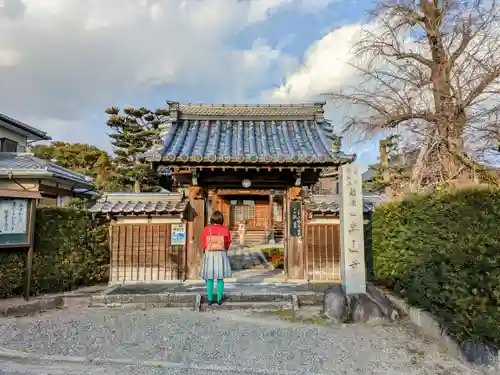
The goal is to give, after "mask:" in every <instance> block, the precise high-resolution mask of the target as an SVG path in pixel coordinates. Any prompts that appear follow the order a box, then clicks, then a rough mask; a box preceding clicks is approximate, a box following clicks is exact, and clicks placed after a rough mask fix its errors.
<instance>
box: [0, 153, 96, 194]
mask: <svg viewBox="0 0 500 375" xmlns="http://www.w3.org/2000/svg"><path fill="white" fill-rule="evenodd" d="M11 175H12V176H13V177H16V176H17V177H21V176H22V177H31V176H33V177H41V178H52V177H55V178H59V179H63V180H67V181H70V182H72V183H74V184H76V185H78V186H79V187H87V188H91V187H92V185H93V184H92V179H91V178H90V177H87V176H84V175H82V174H80V173H76V172H73V171H71V170H69V169H67V168H63V167H61V166H59V165H57V164H54V163H51V162H50V161H48V160H43V159H39V158H36V157H34V156H33V155H32V154H28V153H15V152H0V177H2V176H11Z"/></svg>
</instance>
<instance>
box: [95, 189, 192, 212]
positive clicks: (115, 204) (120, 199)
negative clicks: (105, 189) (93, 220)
mask: <svg viewBox="0 0 500 375" xmlns="http://www.w3.org/2000/svg"><path fill="white" fill-rule="evenodd" d="M186 205H187V200H184V199H183V195H182V194H177V193H109V194H106V195H105V196H104V197H103V198H101V199H100V200H99V201H98V202H97V203H96V204H95V205H94V206H93V207H92V208H90V212H93V213H101V214H106V213H112V214H131V213H135V214H180V213H182V212H183V211H184V209H185V208H186Z"/></svg>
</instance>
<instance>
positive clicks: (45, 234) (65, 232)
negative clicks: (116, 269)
mask: <svg viewBox="0 0 500 375" xmlns="http://www.w3.org/2000/svg"><path fill="white" fill-rule="evenodd" d="M35 224H36V225H35V247H34V249H35V251H34V253H35V255H34V257H33V280H32V286H31V290H32V293H33V294H34V295H36V294H40V293H54V292H62V291H67V290H71V289H74V288H75V287H78V286H83V285H91V284H95V283H98V282H105V281H107V280H106V277H107V276H106V275H107V269H108V267H109V251H108V246H107V226H106V225H101V224H99V223H97V222H95V221H94V220H93V219H92V217H91V215H90V214H89V213H88V212H86V211H82V210H76V209H71V208H38V209H37V213H36V222H35ZM25 261H26V249H23V250H9V249H3V250H0V298H9V297H13V296H18V295H21V294H22V293H23V290H24V280H25Z"/></svg>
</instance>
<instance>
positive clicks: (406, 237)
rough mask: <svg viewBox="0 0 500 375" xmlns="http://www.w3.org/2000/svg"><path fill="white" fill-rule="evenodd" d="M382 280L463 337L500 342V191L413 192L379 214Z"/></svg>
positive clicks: (376, 241) (376, 236)
mask: <svg viewBox="0 0 500 375" xmlns="http://www.w3.org/2000/svg"><path fill="white" fill-rule="evenodd" d="M372 236H373V254H374V271H375V279H376V281H377V282H379V283H381V284H383V285H385V286H387V287H389V288H391V289H393V290H394V291H396V292H397V293H399V294H400V295H401V296H403V297H404V298H405V299H407V300H408V302H409V303H410V304H412V305H414V306H417V307H420V308H423V309H425V310H427V311H429V312H431V313H433V314H434V315H435V316H436V317H438V318H439V319H440V320H441V323H442V325H443V327H444V328H446V329H447V331H448V332H449V333H451V334H452V335H454V336H455V337H456V338H457V339H458V340H459V341H462V342H463V341H473V342H483V343H485V344H488V345H490V346H492V347H495V348H500V190H487V189H468V190H459V191H441V192H437V193H434V194H432V195H422V196H412V197H409V198H407V199H405V200H404V201H401V202H393V203H390V204H387V205H384V206H380V207H377V208H376V210H375V212H374V215H373V232H372Z"/></svg>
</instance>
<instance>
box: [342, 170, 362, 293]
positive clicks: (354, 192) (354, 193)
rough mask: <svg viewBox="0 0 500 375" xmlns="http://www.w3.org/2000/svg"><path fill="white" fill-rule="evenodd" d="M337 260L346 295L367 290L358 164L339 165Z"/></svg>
mask: <svg viewBox="0 0 500 375" xmlns="http://www.w3.org/2000/svg"><path fill="white" fill-rule="evenodd" d="M339 177H340V264H341V275H342V286H343V288H344V291H345V293H346V294H347V295H356V294H365V293H366V264H365V246H364V230H363V192H362V188H361V174H360V171H359V166H358V165H357V164H347V165H343V166H341V167H340V168H339Z"/></svg>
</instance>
